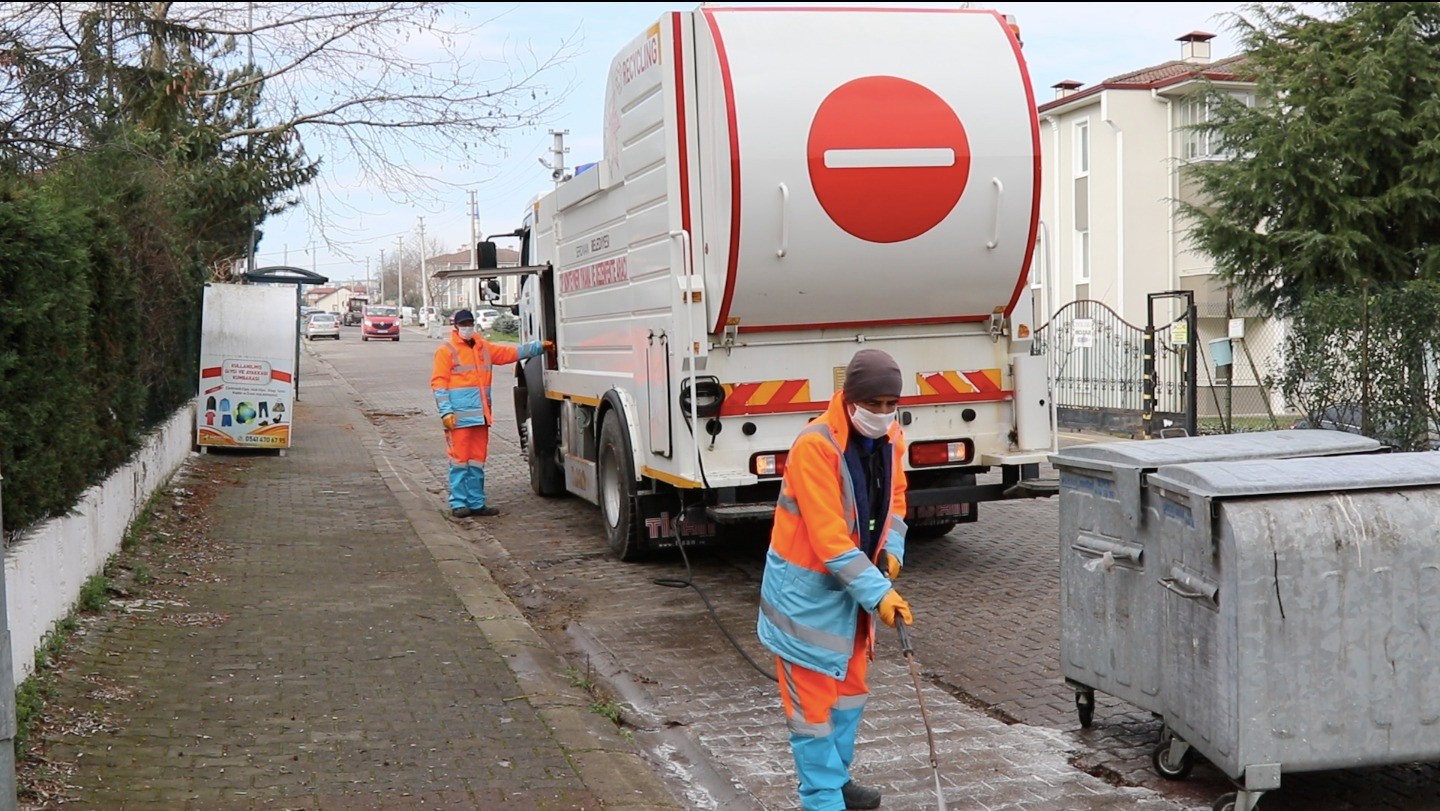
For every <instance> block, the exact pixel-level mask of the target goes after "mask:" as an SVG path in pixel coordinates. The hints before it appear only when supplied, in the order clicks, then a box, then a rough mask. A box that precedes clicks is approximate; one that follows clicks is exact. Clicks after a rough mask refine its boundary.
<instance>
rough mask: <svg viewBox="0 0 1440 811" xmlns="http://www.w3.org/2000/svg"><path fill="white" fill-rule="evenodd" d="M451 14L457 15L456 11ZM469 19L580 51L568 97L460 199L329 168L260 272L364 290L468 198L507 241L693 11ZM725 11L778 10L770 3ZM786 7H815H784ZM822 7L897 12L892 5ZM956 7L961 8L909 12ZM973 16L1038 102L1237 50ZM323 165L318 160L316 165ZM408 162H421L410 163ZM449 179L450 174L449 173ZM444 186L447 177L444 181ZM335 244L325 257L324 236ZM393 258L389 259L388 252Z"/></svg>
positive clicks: (1150, 25) (458, 222)
mask: <svg viewBox="0 0 1440 811" xmlns="http://www.w3.org/2000/svg"><path fill="white" fill-rule="evenodd" d="M457 5H458V4H457ZM464 5H465V6H466V7H467V11H469V13H470V17H471V18H472V19H490V20H491V22H489V23H488V24H487V25H486V28H485V35H486V36H487V37H488V38H493V39H494V40H495V41H496V42H504V43H506V44H507V46H508V47H510V48H514V47H530V48H532V49H533V50H534V51H536V52H541V53H548V52H552V51H554V50H555V49H556V48H557V47H558V46H560V44H561V43H562V41H564V40H567V39H570V40H573V41H574V42H576V43H578V47H577V51H578V53H577V55H576V57H575V58H574V59H572V60H570V62H569V63H568V64H566V65H564V66H562V67H559V68H557V69H555V70H554V72H553V73H552V74H551V80H550V81H549V84H550V85H551V86H553V87H555V88H557V90H558V89H559V88H563V87H566V86H569V87H571V89H570V91H569V93H568V95H567V96H566V97H565V99H566V100H565V102H564V103H563V105H562V106H561V107H560V108H559V111H558V113H557V114H556V116H555V117H554V118H553V120H551V121H547V122H545V123H544V124H543V125H541V126H539V127H536V128H534V129H531V130H527V131H517V132H514V133H511V134H510V135H509V136H508V137H507V138H506V146H505V149H504V150H503V151H502V150H488V154H483V155H477V156H475V157H476V159H477V162H478V163H477V164H476V165H480V166H484V167H487V168H484V169H479V170H477V169H475V168H473V165H472V167H471V168H468V169H466V170H465V172H466V173H467V174H470V175H472V177H455V178H454V179H455V180H456V182H458V183H460V184H461V188H457V189H455V190H453V191H442V192H439V193H437V194H435V195H434V196H430V195H427V196H426V197H425V199H418V200H413V201H404V202H399V203H397V202H395V201H392V200H389V199H386V198H385V197H384V196H383V195H377V194H372V193H371V192H370V191H369V190H367V189H365V188H363V187H360V186H356V185H353V184H352V183H351V182H350V181H349V180H347V177H348V176H349V173H348V172H347V171H346V167H343V166H327V167H326V169H325V171H326V179H325V180H322V181H321V182H319V183H317V184H316V188H314V189H312V190H310V191H308V192H307V193H308V194H309V195H311V196H312V197H314V196H315V195H322V196H323V197H324V200H323V205H324V207H325V209H326V211H327V212H328V214H329V216H330V217H331V218H332V219H331V222H330V223H329V224H328V228H327V230H326V231H325V232H323V233H322V231H321V230H320V228H319V226H318V225H317V224H316V223H314V222H313V221H312V218H311V217H310V216H308V214H307V212H306V211H303V210H299V209H297V210H294V211H292V212H287V213H286V214H283V215H281V216H279V217H276V218H272V219H271V220H270V221H268V222H267V223H265V225H264V231H265V237H264V240H263V242H262V243H261V245H260V247H259V252H258V255H257V257H256V262H257V265H259V266H267V265H279V264H289V265H297V266H300V267H304V268H307V269H313V270H316V271H318V272H319V273H321V274H324V275H326V276H328V277H330V279H331V280H332V281H335V282H346V281H350V280H356V281H360V280H363V278H364V276H365V272H366V259H367V258H368V259H369V262H370V266H371V267H372V268H374V267H378V265H379V258H380V252H381V251H382V250H384V251H387V252H393V251H394V249H395V247H396V240H397V239H404V240H405V241H406V242H407V243H408V244H410V245H415V244H416V241H417V239H418V234H419V224H420V218H421V217H423V218H424V229H425V234H426V237H427V241H432V240H434V241H438V243H439V244H440V245H441V246H442V249H443V250H445V251H454V250H459V249H461V248H462V247H463V246H465V245H466V244H468V242H469V240H470V220H469V217H468V215H467V207H468V191H469V190H472V189H473V190H474V191H475V192H476V199H477V202H478V208H479V212H480V226H479V228H480V231H481V233H482V234H485V233H494V232H505V231H510V230H513V229H514V228H515V227H516V226H517V225H519V221H520V217H521V215H522V214H523V212H524V209H525V206H526V204H527V203H528V201H529V200H530V199H531V198H533V197H534V196H535V195H536V194H539V193H543V192H546V191H548V190H550V189H552V188H553V183H552V182H551V181H550V172H549V170H547V169H546V168H545V167H543V166H541V165H540V163H539V160H540V159H541V158H548V157H549V151H550V147H551V144H552V142H553V140H554V139H553V138H552V136H551V135H550V130H552V129H558V130H569V131H570V134H569V135H568V136H566V141H565V143H566V145H567V146H568V147H569V149H570V154H569V155H568V156H567V157H566V162H567V164H568V165H570V166H574V165H576V164H580V163H586V162H589V161H593V160H597V159H599V158H600V149H601V117H602V112H603V108H604V102H605V97H604V93H605V78H606V75H607V74H608V71H609V67H610V60H611V59H612V58H613V57H614V56H615V54H616V52H617V51H618V50H619V49H620V48H621V47H622V46H623V45H625V44H626V43H628V42H629V41H630V40H631V39H633V38H634V37H636V36H638V35H639V34H640V33H642V32H643V31H644V30H645V29H646V27H648V26H649V25H651V24H652V23H654V22H656V21H657V20H658V19H659V18H660V15H661V14H663V13H665V12H667V11H690V10H693V9H695V8H696V7H697V6H696V4H693V3H691V4H676V3H603V4H602V3H584V4H582V3H524V4H512V3H468V4H464ZM725 5H732V6H733V5H775V4H774V3H764V4H759V3H756V4H749V3H728V4H725ZM783 5H792V6H794V5H814V4H810V3H784V4H783ZM826 5H866V6H872V7H873V6H876V5H896V4H890V3H864V4H845V3H829V4H826ZM903 5H912V6H913V5H931V6H940V7H952V8H953V7H958V6H961V5H965V4H961V3H906V4H903ZM969 5H971V6H983V7H987V8H994V9H996V10H998V11H1000V12H1002V13H1005V14H1013V15H1014V16H1015V17H1016V20H1017V22H1018V23H1019V25H1020V32H1021V39H1022V40H1023V41H1024V57H1025V60H1026V62H1027V64H1028V67H1029V70H1030V78H1031V81H1032V82H1033V83H1034V88H1035V98H1036V100H1037V102H1039V103H1044V102H1046V101H1049V100H1050V99H1052V98H1054V95H1055V93H1054V90H1052V89H1051V86H1052V85H1054V84H1055V83H1057V82H1060V81H1063V80H1075V81H1078V82H1081V83H1083V84H1084V85H1086V86H1089V85H1091V84H1095V83H1097V82H1100V81H1103V80H1104V79H1106V78H1109V77H1111V76H1115V75H1118V74H1122V73H1127V72H1129V71H1133V70H1138V69H1140V68H1145V67H1149V66H1152V65H1156V64H1159V63H1162V62H1166V61H1168V60H1172V59H1178V58H1179V57H1180V43H1179V42H1177V41H1176V38H1177V37H1180V36H1182V35H1184V34H1187V33H1189V32H1191V31H1197V30H1199V31H1206V32H1209V33H1212V34H1215V35H1216V37H1215V39H1214V40H1213V41H1212V43H1211V44H1212V46H1213V50H1212V57H1213V58H1216V59H1219V58H1222V57H1225V56H1230V55H1232V54H1234V53H1235V51H1236V44H1235V37H1234V35H1233V31H1232V29H1231V26H1230V14H1231V13H1233V12H1236V11H1239V10H1240V9H1241V8H1242V7H1243V4H1240V3H1073V2H1072V3H1008V4H991V3H986V4H980V3H972V4H969ZM322 157H323V156H322ZM414 159H415V160H423V158H422V157H420V156H416V157H415V158H414ZM452 174H453V173H452ZM449 176H451V175H447V177H449ZM327 235H328V237H329V238H330V241H332V242H334V243H336V244H335V245H334V246H332V247H327V246H326V245H325V244H324V243H325V241H326V236H327ZM392 255H393V253H392Z"/></svg>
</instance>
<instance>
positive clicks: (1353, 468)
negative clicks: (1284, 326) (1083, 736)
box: [1149, 451, 1440, 811]
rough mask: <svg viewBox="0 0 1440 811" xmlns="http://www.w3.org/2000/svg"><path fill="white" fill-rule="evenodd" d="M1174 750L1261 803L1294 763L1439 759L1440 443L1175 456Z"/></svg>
mask: <svg viewBox="0 0 1440 811" xmlns="http://www.w3.org/2000/svg"><path fill="white" fill-rule="evenodd" d="M1149 486H1150V490H1151V492H1152V493H1153V494H1154V495H1155V497H1156V498H1158V499H1159V500H1160V501H1161V502H1162V504H1163V506H1162V508H1161V509H1160V510H1159V515H1160V523H1161V527H1160V531H1161V532H1163V533H1164V534H1165V535H1166V541H1165V543H1164V545H1163V548H1164V549H1165V550H1166V552H1165V554H1164V555H1163V556H1162V557H1163V560H1161V561H1160V562H1159V563H1160V566H1159V568H1161V570H1162V582H1163V584H1164V586H1165V591H1164V595H1165V597H1164V600H1163V602H1164V608H1163V634H1162V637H1163V639H1164V645H1163V650H1162V653H1161V668H1162V681H1163V683H1164V689H1163V691H1162V693H1163V699H1164V710H1163V715H1164V718H1165V725H1166V729H1167V730H1168V731H1169V732H1170V733H1171V734H1172V736H1173V738H1172V741H1173V742H1172V743H1171V744H1170V745H1169V748H1170V751H1169V753H1168V755H1167V758H1168V762H1170V763H1177V764H1178V763H1181V762H1184V761H1183V759H1184V758H1185V757H1187V756H1189V755H1190V753H1189V752H1188V751H1187V750H1186V747H1187V746H1192V747H1194V749H1195V751H1196V752H1198V753H1199V754H1201V755H1203V756H1204V757H1205V758H1206V759H1208V760H1209V761H1210V762H1211V763H1212V764H1214V765H1215V766H1216V767H1217V768H1219V769H1220V770H1221V771H1223V772H1224V773H1225V774H1226V775H1228V776H1229V777H1230V778H1231V779H1232V780H1235V781H1236V783H1237V785H1238V787H1239V788H1240V791H1238V792H1236V793H1235V794H1231V795H1226V796H1225V797H1222V798H1220V801H1219V802H1217V803H1216V804H1215V806H1214V807H1215V808H1216V809H1227V810H1229V809H1233V811H1249V809H1251V808H1253V807H1254V806H1255V804H1256V803H1257V802H1258V801H1259V799H1260V796H1261V795H1262V794H1263V793H1264V792H1265V791H1268V790H1272V789H1276V788H1279V786H1280V776H1281V774H1282V773H1286V772H1302V771H1315V770H1321V769H1336V768H1350V767H1360V766H1374V765H1383V764H1390V763H1408V762H1414V761H1440V678H1437V677H1436V674H1437V673H1440V634H1437V623H1440V453H1437V452H1433V451H1432V452H1425V453H1401V454H1384V455H1374V456H1355V457H1346V458H1319V459H1285V460H1257V461H1248V462H1233V463H1225V464H1216V463H1205V464H1193V465H1178V466H1173V467H1164V468H1161V469H1160V470H1158V471H1157V472H1155V473H1154V474H1153V475H1151V476H1150V477H1149Z"/></svg>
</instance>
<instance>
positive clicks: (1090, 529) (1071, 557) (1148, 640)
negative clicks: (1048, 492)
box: [1050, 430, 1382, 751]
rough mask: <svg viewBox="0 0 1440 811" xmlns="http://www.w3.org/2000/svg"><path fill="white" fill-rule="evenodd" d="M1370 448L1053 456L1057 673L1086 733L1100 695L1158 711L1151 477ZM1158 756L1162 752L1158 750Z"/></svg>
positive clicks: (1300, 435)
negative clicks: (1186, 467)
mask: <svg viewBox="0 0 1440 811" xmlns="http://www.w3.org/2000/svg"><path fill="white" fill-rule="evenodd" d="M1381 447H1382V446H1381V444H1380V443H1379V442H1376V441H1375V440H1373V439H1369V438H1366V437H1362V436H1359V435H1356V434H1348V433H1344V432H1341V431H1320V430H1299V431H1296V430H1287V431H1264V432H1257V433H1249V434H1230V435H1223V436H1197V437H1179V438H1175V439H1152V440H1139V441H1121V442H1106V443H1096V444H1092V445H1081V446H1076V447H1073V448H1066V449H1065V450H1063V451H1061V452H1059V453H1057V454H1053V455H1051V457H1050V461H1051V464H1053V465H1054V466H1055V468H1056V470H1057V471H1058V472H1059V474H1060V594H1061V608H1060V628H1061V633H1060V657H1061V658H1060V670H1061V673H1062V674H1063V675H1064V677H1065V680H1066V682H1067V683H1068V684H1069V685H1070V686H1071V687H1072V688H1074V690H1075V708H1076V711H1077V713H1078V714H1079V716H1080V724H1081V726H1085V727H1088V726H1090V723H1091V721H1092V719H1093V714H1094V707H1095V691H1096V690H1100V691H1102V692H1105V693H1108V694H1110V695H1112V696H1115V697H1116V698H1119V699H1121V700H1123V701H1127V702H1129V703H1131V704H1134V705H1135V706H1137V707H1139V708H1140V709H1142V710H1147V711H1149V712H1154V713H1158V712H1160V709H1161V703H1160V644H1161V641H1160V606H1161V602H1162V593H1161V591H1160V587H1159V585H1158V581H1159V580H1160V578H1161V577H1163V576H1164V574H1163V572H1162V571H1161V567H1160V566H1159V565H1158V560H1159V555H1158V554H1157V550H1156V549H1155V547H1157V546H1158V544H1159V543H1160V536H1159V534H1158V533H1157V532H1156V527H1157V526H1158V522H1157V521H1156V520H1155V519H1154V517H1153V516H1150V515H1148V513H1150V512H1152V511H1153V510H1154V509H1156V505H1155V503H1154V501H1153V500H1152V499H1150V498H1149V497H1148V494H1147V493H1146V484H1145V482H1146V476H1147V475H1148V474H1150V473H1151V472H1153V471H1155V470H1156V469H1158V468H1160V467H1161V466H1163V465H1172V464H1182V463H1186V462H1205V461H1225V460H1238V459H1274V458H1285V457H1298V456H1329V455H1339V454H1356V453H1373V452H1377V451H1379V450H1380V449H1381ZM1157 751H1158V750H1157Z"/></svg>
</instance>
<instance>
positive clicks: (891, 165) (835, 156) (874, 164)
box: [825, 147, 955, 169]
mask: <svg viewBox="0 0 1440 811" xmlns="http://www.w3.org/2000/svg"><path fill="white" fill-rule="evenodd" d="M954 165H955V150H953V149H950V148H949V147H937V148H933V149H932V148H924V147H922V148H918V149H827V150H825V168H826V169H899V168H915V167H927V166H954Z"/></svg>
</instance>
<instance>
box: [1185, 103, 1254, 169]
mask: <svg viewBox="0 0 1440 811" xmlns="http://www.w3.org/2000/svg"><path fill="white" fill-rule="evenodd" d="M1230 95H1231V96H1232V97H1234V98H1235V99H1237V100H1239V101H1241V102H1243V103H1244V104H1245V105H1246V106H1250V105H1252V104H1254V103H1255V96H1254V95H1253V94H1252V93H1249V92H1245V91H1236V92H1232V93H1231V94H1230ZM1214 114H1215V106H1214V103H1213V102H1212V101H1211V100H1210V99H1208V98H1206V97H1205V96H1204V95H1203V94H1199V93H1196V94H1194V95H1191V96H1188V97H1186V98H1185V99H1183V100H1182V101H1181V102H1180V105H1179V111H1178V116H1179V118H1178V120H1177V121H1176V125H1177V127H1178V129H1179V131H1180V157H1181V158H1184V159H1185V160H1189V161H1195V160H1213V159H1216V158H1229V157H1232V156H1233V153H1232V152H1231V151H1230V150H1228V149H1226V148H1225V147H1224V145H1223V144H1221V143H1220V138H1219V136H1218V135H1217V134H1215V133H1213V132H1209V131H1207V130H1205V129H1203V127H1204V126H1205V125H1207V124H1209V123H1210V122H1211V120H1212V119H1213V118H1214Z"/></svg>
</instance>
